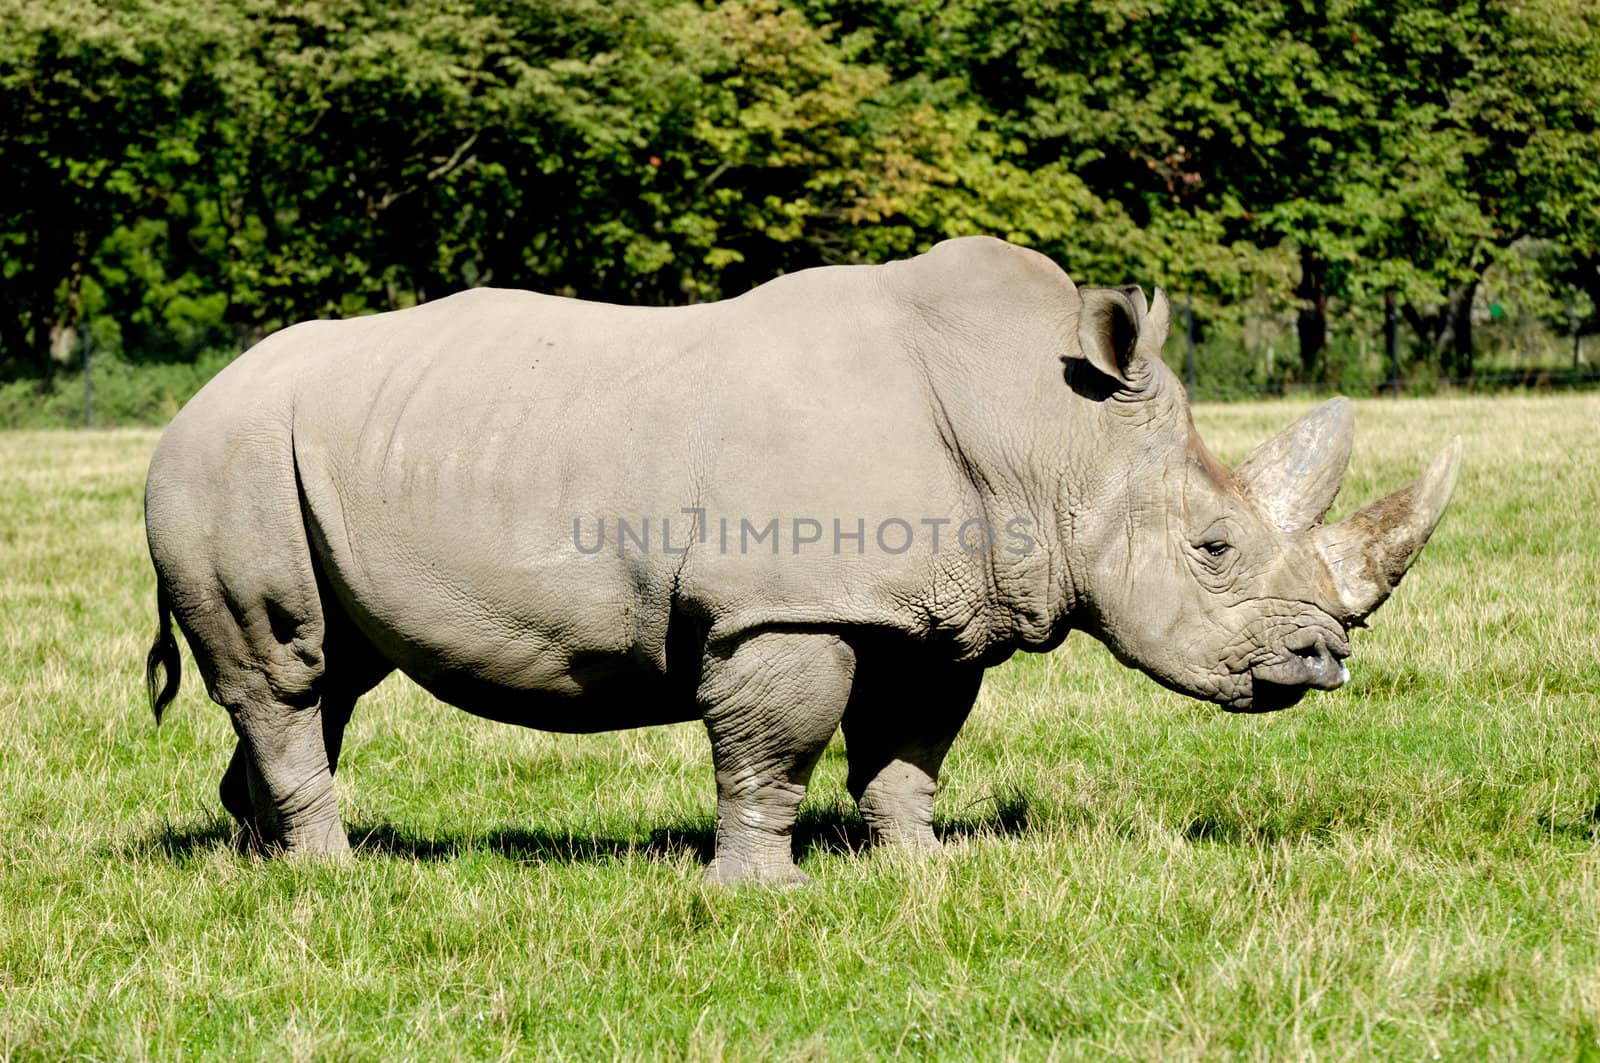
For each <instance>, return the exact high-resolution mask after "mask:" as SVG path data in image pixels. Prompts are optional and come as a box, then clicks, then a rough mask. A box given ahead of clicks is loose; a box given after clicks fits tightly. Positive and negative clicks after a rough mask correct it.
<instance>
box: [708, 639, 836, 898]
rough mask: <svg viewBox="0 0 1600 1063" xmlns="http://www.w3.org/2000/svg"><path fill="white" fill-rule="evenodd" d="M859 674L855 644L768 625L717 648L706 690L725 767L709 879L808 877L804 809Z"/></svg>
mask: <svg viewBox="0 0 1600 1063" xmlns="http://www.w3.org/2000/svg"><path fill="white" fill-rule="evenodd" d="M854 671H855V654H854V652H853V651H852V650H851V649H850V647H849V646H848V645H847V644H846V643H845V642H844V641H843V640H842V639H840V638H838V637H837V636H835V635H829V634H822V633H815V632H764V633H762V634H759V635H755V636H752V637H750V638H747V639H744V640H742V641H741V642H739V643H738V644H737V645H735V646H733V647H732V648H731V649H730V650H728V651H727V652H725V653H711V654H709V655H708V657H707V660H706V662H705V666H704V671H703V673H702V678H701V684H700V690H699V695H698V696H699V701H700V704H701V708H702V711H703V712H704V715H705V721H706V730H707V731H708V732H709V733H710V736H711V759H712V763H713V765H714V766H715V768H716V774H717V842H716V853H715V856H714V857H713V859H712V861H711V866H710V867H708V868H707V869H706V881H708V882H714V883H720V884H738V883H762V884H766V885H792V884H800V883H803V882H805V881H807V879H806V876H805V875H804V874H803V873H802V872H801V871H800V869H799V868H797V867H795V864H794V852H793V848H792V836H793V831H794V821H795V815H796V813H797V812H798V811H799V808H800V800H801V798H803V797H804V796H805V792H806V785H807V783H809V782H810V781H811V771H812V769H813V768H814V767H815V766H816V763H817V758H818V757H820V756H821V755H822V751H823V749H824V748H825V747H826V746H827V744H828V740H829V739H831V738H832V737H833V733H834V731H835V730H837V729H838V727H839V720H840V718H841V717H842V716H843V715H844V709H845V705H846V703H847V702H848V701H849V698H850V683H851V679H852V677H853V675H854Z"/></svg>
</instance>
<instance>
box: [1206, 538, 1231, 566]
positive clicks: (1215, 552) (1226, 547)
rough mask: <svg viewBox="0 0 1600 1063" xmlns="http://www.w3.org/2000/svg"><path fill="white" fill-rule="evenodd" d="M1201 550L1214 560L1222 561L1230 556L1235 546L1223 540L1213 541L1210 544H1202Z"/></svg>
mask: <svg viewBox="0 0 1600 1063" xmlns="http://www.w3.org/2000/svg"><path fill="white" fill-rule="evenodd" d="M1200 549H1202V550H1204V551H1205V552H1206V553H1207V554H1209V555H1210V556H1211V557H1212V559H1214V560H1218V561H1220V560H1221V559H1222V558H1224V557H1227V556H1228V554H1229V553H1230V552H1231V551H1232V550H1233V546H1232V545H1231V544H1229V543H1225V542H1223V541H1222V540H1221V539H1213V540H1211V541H1210V542H1207V543H1201V544H1200Z"/></svg>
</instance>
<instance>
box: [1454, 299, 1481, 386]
mask: <svg viewBox="0 0 1600 1063" xmlns="http://www.w3.org/2000/svg"><path fill="white" fill-rule="evenodd" d="M1477 295H1478V282H1477V280H1476V279H1474V280H1470V281H1468V282H1467V283H1466V284H1463V285H1462V286H1461V287H1459V288H1457V289H1456V290H1455V291H1453V292H1451V293H1450V339H1451V348H1452V354H1453V355H1454V358H1453V361H1454V365H1453V366H1452V368H1451V372H1452V373H1453V374H1454V375H1456V376H1458V377H1463V378H1469V377H1471V376H1472V302H1473V300H1474V299H1475V298H1476V297H1477Z"/></svg>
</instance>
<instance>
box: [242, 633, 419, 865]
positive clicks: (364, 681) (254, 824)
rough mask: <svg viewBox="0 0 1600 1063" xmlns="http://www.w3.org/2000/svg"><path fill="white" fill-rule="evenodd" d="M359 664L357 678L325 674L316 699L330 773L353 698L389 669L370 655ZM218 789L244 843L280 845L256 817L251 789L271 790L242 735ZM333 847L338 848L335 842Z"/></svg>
mask: <svg viewBox="0 0 1600 1063" xmlns="http://www.w3.org/2000/svg"><path fill="white" fill-rule="evenodd" d="M361 667H362V670H361V671H359V672H357V673H354V674H355V675H356V676H357V677H358V680H356V681H352V680H351V679H345V680H344V681H343V682H334V681H332V678H333V677H331V676H324V680H325V681H324V684H323V685H324V688H325V690H326V692H325V693H324V694H323V696H322V698H321V700H320V701H319V702H318V704H317V708H316V712H317V715H318V717H319V721H320V723H321V726H322V749H323V753H324V754H325V756H326V758H327V762H328V774H329V775H330V776H331V775H333V774H334V773H335V772H336V771H338V769H339V753H340V751H341V750H342V749H343V747H344V731H345V727H346V726H347V725H348V724H349V722H350V714H351V712H352V711H353V710H354V708H355V703H356V700H357V699H358V698H359V697H361V695H362V694H365V693H366V692H367V691H368V690H370V689H372V688H373V687H374V686H376V685H377V684H378V683H379V682H381V681H382V679H383V677H384V676H385V675H387V674H388V672H389V670H390V669H389V667H388V666H387V665H385V664H382V663H380V662H379V661H378V660H377V659H376V658H375V656H372V655H363V660H362V662H361ZM219 790H220V794H221V797H222V807H223V808H225V809H227V810H228V814H229V815H231V816H232V817H233V818H234V819H235V820H236V821H237V822H238V824H239V827H240V829H241V830H242V831H243V833H244V841H245V842H246V844H247V846H249V847H251V848H256V849H265V850H270V849H272V848H274V847H275V846H277V845H279V844H281V839H279V838H276V837H274V835H273V834H272V833H271V832H270V831H269V830H268V829H267V828H266V827H265V826H264V825H263V823H262V822H261V821H258V819H257V816H256V808H255V804H254V799H253V798H252V796H251V794H252V792H254V793H256V794H258V795H260V796H261V797H262V799H263V800H266V799H268V798H267V795H268V794H269V792H270V791H269V788H268V786H267V783H266V780H265V779H264V778H262V777H261V775H260V773H259V772H257V771H255V770H254V768H253V765H252V764H251V761H250V757H249V755H248V753H247V751H246V746H245V740H244V738H243V737H240V739H239V741H238V743H237V744H236V745H235V746H234V748H233V759H232V760H230V761H229V762H228V770H227V771H226V772H225V773H224V774H223V776H222V784H221V786H220V787H219ZM268 818H269V819H271V818H274V817H271V816H269V817H268ZM334 848H335V850H336V851H337V850H338V846H337V843H336V842H335V843H334Z"/></svg>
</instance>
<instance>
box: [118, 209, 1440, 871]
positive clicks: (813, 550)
mask: <svg viewBox="0 0 1600 1063" xmlns="http://www.w3.org/2000/svg"><path fill="white" fill-rule="evenodd" d="M1169 315H1170V305H1169V302H1168V300H1167V298H1166V296H1165V295H1164V294H1163V293H1162V292H1161V291H1160V290H1159V289H1158V290H1156V291H1155V293H1154V295H1153V298H1152V299H1151V300H1149V301H1148V302H1147V301H1146V299H1145V297H1144V295H1143V293H1142V291H1141V290H1140V289H1138V288H1134V287H1124V288H1087V287H1085V288H1079V287H1077V286H1075V285H1074V283H1073V282H1072V280H1071V279H1069V278H1068V276H1067V275H1066V274H1065V273H1064V272H1063V271H1062V270H1061V269H1060V268H1059V267H1058V266H1057V265H1056V264H1055V263H1054V262H1053V261H1051V260H1050V259H1049V258H1047V257H1045V256H1044V255H1041V254H1038V253H1036V252H1033V251H1030V250H1026V249H1023V248H1019V247H1016V246H1012V245H1010V244H1007V243H1005V242H1002V241H999V240H994V239H989V238H983V237H968V238H963V239H957V240H951V241H947V242H945V243H941V244H938V245H937V246H935V247H934V248H933V249H931V250H930V251H928V252H927V253H925V254H922V255H919V256H917V257H915V258H911V259H908V260H905V261H899V262H893V263H888V264H884V265H872V266H867V265H851V266H829V267H822V268H817V269H810V270H805V271H802V272H797V273H794V274H790V275H787V276H783V277H780V278H778V279H776V280H773V281H771V282H769V283H766V284H763V285H761V286H759V287H757V288H755V289H753V290H751V291H749V292H748V293H746V294H744V295H741V296H739V297H737V298H733V299H729V300H726V301H723V302H716V303H707V304H701V305H693V306H684V307H674V308H638V307H625V306H615V305H606V304H600V303H593V302H585V301H580V300H575V299H567V298H557V297H553V296H547V295H539V294H533V293H530V292H523V291H511V290H494V289H476V290H470V291H465V292H462V293H459V294H456V295H452V296H450V297H448V298H443V299H440V300H438V301H436V302H430V303H426V304H424V305H420V306H416V307H413V308H409V309H403V310H398V311H394V312H389V313H382V314H376V315H373V316H369V317H362V318H357V319H353V320H343V321H313V322H307V323H303V324H298V325H295V326H293V327H290V328H287V329H284V330H283V331H281V332H278V333H276V334H275V335H272V336H270V337H268V338H267V339H265V340H264V341H262V342H261V343H260V344H258V345H257V346H256V347H254V348H253V349H252V350H250V351H249V352H247V353H246V354H245V355H243V356H242V357H240V358H239V359H238V360H237V361H235V362H234V363H233V364H232V365H230V366H228V367H227V368H226V369H225V370H223V371H222V372H221V373H220V374H218V375H217V376H216V378H215V379H213V380H212V381H211V382H210V383H209V384H207V385H206V387H205V388H204V389H203V390H201V392H200V393H199V394H198V395H197V396H196V397H195V398H194V399H193V400H192V401H191V402H190V403H189V404H188V405H187V406H185V407H184V408H183V410H182V411H181V412H180V413H179V414H178V416H177V417H176V418H175V419H174V420H173V422H172V424H171V425H170V427H168V428H167V430H166V432H165V433H164V435H163V436H162V437H161V440H160V442H159V444H158V445H157V447H156V450H155V453H154V456H153V458H152V460H151V463H150V470H149V478H148V483H147V487H146V494H145V506H146V517H145V519H146V525H147V532H148V538H149V545H150V554H151V557H152V559H153V561H154V565H155V570H156V576H157V588H158V589H157V607H158V613H159V620H158V634H157V640H156V643H155V646H154V647H153V648H152V649H151V651H150V655H149V659H148V667H147V680H148V682H149V685H150V691H151V702H152V706H153V708H154V710H155V714H156V720H157V722H158V723H159V721H160V719H161V712H162V709H163V708H164V707H165V706H166V705H167V704H168V703H169V702H170V701H171V699H172V697H173V696H174V694H175V692H176V688H177V684H178V678H179V676H178V668H179V657H178V647H177V643H176V641H175V639H174V638H173V635H172V632H171V619H172V618H173V617H176V618H177V622H178V626H179V628H180V629H181V630H182V632H183V634H184V635H185V636H186V637H187V639H188V642H189V646H190V648H191V649H192V650H193V653H194V657H195V659H196V661H197V662H198V664H199V667H200V670H201V673H202V675H203V677H204V680H205V685H206V690H207V692H208V693H209V694H210V696H211V698H212V700H214V701H216V702H218V703H219V704H220V705H222V706H223V707H224V708H226V709H227V711H228V713H229V716H230V718H231V720H232V723H233V728H234V730H235V732H236V733H237V735H238V744H237V746H236V747H235V749H234V752H233V759H232V762H231V763H230V764H229V766H228V768H227V770H226V772H225V774H224V775H223V778H222V783H221V797H222V803H223V805H224V806H225V807H226V809H227V810H228V811H229V812H230V813H231V814H232V815H233V816H234V817H235V818H236V819H237V820H238V821H239V823H240V824H241V826H242V828H243V830H244V832H245V837H247V838H248V839H253V842H254V844H256V845H258V846H260V847H262V848H263V849H264V850H266V851H269V852H288V853H313V854H316V853H322V854H335V853H341V852H344V851H347V850H348V847H349V842H348V839H347V837H346V835H345V833H344V830H343V828H342V826H341V823H340V818H339V813H338V808H337V802H336V799H335V793H334V785H333V776H334V771H335V769H336V767H337V765H338V760H339V750H340V745H341V742H342V737H343V732H344V729H345V725H346V723H347V721H348V720H349V718H350V713H351V709H352V707H353V706H354V704H355V702H356V700H357V698H359V697H360V696H361V695H362V694H363V693H365V692H366V691H368V690H370V689H371V688H372V687H373V686H374V685H375V684H377V683H378V682H379V681H380V680H381V679H383V678H384V677H385V676H386V675H388V674H389V673H390V672H392V671H393V670H395V669H399V670H400V671H402V672H404V673H405V674H406V675H408V676H410V677H411V678H412V679H413V680H415V681H416V682H417V683H419V684H420V685H421V686H422V687H424V688H425V689H427V690H428V691H430V692H431V693H432V694H433V695H435V696H436V697H438V698H440V699H442V700H443V701H446V702H448V703H450V704H453V705H456V706H459V707H460V708H462V709H465V710H466V711H468V712H471V713H475V714H477V715H480V716H484V717H488V718H490V719H494V720H500V721H504V722H507V723H514V724H520V725H522V726H524V727H535V728H540V729H543V730H548V731H565V732H595V731H604V730H612V729H618V728H629V727H639V726H643V725H648V724H668V723H674V722H681V721H689V720H701V721H703V722H704V724H705V727H706V729H707V731H708V732H709V735H710V740H711V751H712V760H713V766H714V771H715V776H716V788H717V826H716V842H715V853H714V856H713V858H712V860H711V863H710V866H709V867H708V868H707V870H706V875H707V877H708V878H709V879H710V880H712V881H717V882H730V883H731V882H745V881H759V882H769V883H782V882H793V881H801V880H803V879H804V876H803V875H802V874H801V873H800V872H799V870H798V869H797V868H796V866H795V863H794V858H793V854H792V851H791V831H792V828H793V824H794V821H795V814H796V809H797V806H798V805H799V804H800V800H801V797H802V795H803V794H804V792H805V790H806V786H807V783H808V781H809V778H810V775H811V771H812V768H813V765H814V764H815V762H816V761H817V759H818V757H819V755H820V753H821V752H822V750H823V748H824V746H825V745H826V744H827V743H828V742H829V741H830V739H831V738H832V736H833V734H834V732H835V730H836V729H839V728H841V727H842V729H843V732H844V736H845V745H846V755H847V758H848V764H849V779H848V787H849V790H850V792H851V794H852V795H853V796H854V798H855V800H856V802H857V805H858V807H859V808H860V811H861V814H862V816H863V818H864V820H865V822H866V824H867V825H868V827H869V829H870V832H871V835H872V837H873V838H874V839H875V840H877V841H879V842H882V843H887V844H890V845H897V846H904V847H907V848H910V849H913V850H922V849H932V848H935V847H937V845H938V842H937V840H936V837H935V834H934V831H933V827H932V824H933V796H934V788H935V783H936V780H937V779H938V776H939V771H940V767H941V764H942V762H943V761H944V759H945V755H946V752H947V751H948V750H949V748H950V745H951V742H952V741H953V740H954V738H955V737H956V733H957V732H958V731H959V730H960V729H961V726H962V724H963V722H964V721H965V719H966V717H967V714H968V712H969V710H970V709H971V708H972V705H973V701H974V698H975V697H976V695H977V692H978V688H979V683H980V682H981V680H982V677H983V674H984V670H985V669H987V668H989V667H992V666H994V665H996V664H998V663H1000V662H1002V661H1004V660H1006V659H1007V658H1008V657H1010V656H1011V655H1012V654H1014V653H1016V652H1017V651H1019V650H1027V651H1035V652H1040V651H1047V650H1050V649H1051V648H1053V647H1055V646H1056V645H1058V644H1059V643H1060V642H1061V641H1062V639H1064V638H1065V637H1066V635H1067V633H1068V632H1069V631H1071V630H1073V629H1078V630H1082V631H1085V632H1087V633H1089V634H1090V635H1092V636H1094V637H1095V638H1098V639H1099V640H1101V641H1103V642H1104V643H1105V644H1106V645H1107V646H1108V647H1109V648H1110V649H1111V651H1112V652H1113V653H1114V654H1115V655H1116V656H1117V657H1118V658H1119V659H1120V660H1121V661H1123V662H1124V663H1126V664H1128V665H1131V666H1134V667H1137V668H1139V669H1141V670H1143V671H1144V672H1146V673H1148V674H1149V675H1150V676H1152V677H1153V678H1155V679H1156V680H1157V681H1159V682H1160V683H1162V684H1164V685H1166V686H1168V687H1170V688H1172V689H1173V690H1176V691H1180V692H1182V693H1184V694H1187V695H1192V696H1194V697H1196V698H1202V699H1209V700H1210V701H1213V702H1216V703H1218V704H1220V705H1221V706H1223V707H1224V708H1227V709H1230V710H1235V711H1265V710H1271V709H1278V708H1282V707H1285V706H1287V705H1290V704H1292V703H1294V702H1295V701H1297V700H1298V699H1299V698H1300V697H1301V696H1302V695H1303V694H1304V693H1305V692H1306V691H1307V690H1310V689H1322V690H1328V689H1332V688H1335V687H1338V686H1339V685H1340V684H1341V683H1342V682H1343V681H1344V680H1345V678H1346V677H1347V676H1348V672H1347V670H1346V668H1345V666H1344V664H1343V660H1344V658H1345V657H1346V656H1347V655H1348V654H1349V652H1350V643H1349V641H1348V632H1349V630H1350V629H1351V628H1352V627H1353V626H1356V625H1360V624H1361V623H1362V622H1363V620H1364V619H1365V618H1366V617H1367V616H1368V614H1370V613H1371V612H1372V611H1373V610H1374V609H1375V608H1376V607H1377V606H1378V605H1379V603H1381V602H1382V601H1383V600H1384V599H1385V598H1386V597H1387V596H1388V595H1389V593H1390V592H1391V591H1392V590H1393V588H1394V587H1395V585H1396V584H1397V583H1398V582H1399V580H1400V577H1401V575H1402V574H1403V573H1404V572H1405V571H1406V569H1407V566H1408V565H1409V564H1410V563H1411V561H1412V559H1413V558H1414V557H1415V556H1416V554H1417V552H1418V551H1419V550H1420V549H1421V548H1422V546H1423V544H1424V543H1425V542H1426V541H1427V539H1428V536H1429V535H1430V533H1431V532H1432V531H1433V528H1434V526H1435V524H1436V523H1437V522H1438V520H1439V517H1440V515H1441V513H1442V512H1443V509H1444V507H1445V504H1446V502H1447V501H1448V499H1449V496H1450V494H1451V491H1452V489H1453V487H1454V483H1455V479H1456V470H1457V465H1458V457H1459V452H1460V440H1459V439H1457V440H1456V441H1455V442H1454V443H1452V444H1450V445H1448V446H1447V447H1446V448H1445V449H1444V450H1443V451H1442V452H1441V453H1440V454H1439V456H1438V457H1437V458H1436V459H1435V460H1434V461H1433V463H1432V464H1431V465H1430V466H1429V467H1428V468H1427V471H1426V472H1425V473H1424V474H1423V475H1422V477H1421V478H1420V479H1419V480H1418V481H1416V482H1415V483H1414V484H1413V485H1411V486H1410V487H1407V488H1404V489H1403V490H1400V491H1399V492H1397V493H1395V494H1392V495H1390V496H1388V497H1387V498H1384V499H1383V500H1381V501H1379V502H1376V503H1373V504H1372V505H1369V506H1367V507H1366V508H1364V509H1361V510H1359V511H1358V512H1356V513H1354V514H1353V515H1351V516H1350V517H1349V518H1348V519H1346V520H1344V521H1342V522H1340V523H1337V524H1333V525H1323V524H1322V523H1321V519H1322V517H1323V515H1324V514H1325V513H1326V512H1327V511H1328V509H1329V507H1330V505H1331V504H1332V502H1333V499H1334V495H1335V493H1336V492H1337V491H1338V488H1339V483H1340V480H1341V478H1342V476H1343V474H1344V470H1345V465H1346V463H1347V461H1348V458H1349V455H1350V447H1351V440H1352V424H1351V411H1350V406H1349V404H1348V403H1347V402H1345V401H1344V400H1334V401H1331V402H1329V403H1327V404H1325V405H1323V406H1322V407H1320V408H1318V409H1317V410H1315V411H1314V412H1312V413H1310V414H1309V415H1308V416H1306V417H1304V418H1302V419H1301V420H1300V421H1298V422H1297V423H1295V424H1294V425H1292V426H1290V427H1289V428H1287V429H1286V430H1284V431H1283V432H1282V433H1281V434H1279V435H1278V436H1277V437H1275V438H1274V439H1272V440H1270V441H1269V442H1267V443H1265V444H1264V445H1263V446H1261V447H1260V448H1259V449H1257V450H1256V451H1255V452H1254V453H1253V454H1252V455H1251V456H1250V457H1249V458H1248V459H1247V460H1246V461H1245V462H1244V463H1243V464H1242V465H1240V466H1239V467H1238V468H1236V469H1231V470H1230V469H1229V468H1227V467H1226V466H1224V465H1223V464H1221V463H1220V462H1219V461H1217V460H1216V459H1215V458H1214V457H1212V455H1211V454H1210V453H1209V452H1208V451H1207V450H1206V448H1205V446H1204V444H1202V443H1201V441H1200V439H1199V437H1198V436H1197V435H1196V433H1195V429H1194V426H1193V423H1192V421H1191V418H1190V414H1189V407H1188V404H1187V402H1186V400H1185V395H1184V391H1183V388H1182V386H1181V385H1180V384H1179V382H1178V380H1177V379H1176V377H1175V376H1174V375H1173V373H1172V372H1171V371H1170V370H1169V369H1167V368H1166V367H1165V366H1164V365H1163V364H1162V362H1161V361H1160V358H1159V351H1160V348H1161V346H1162V344H1163V342H1164V341H1165V339H1166V337H1167V333H1168V326H1169Z"/></svg>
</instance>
